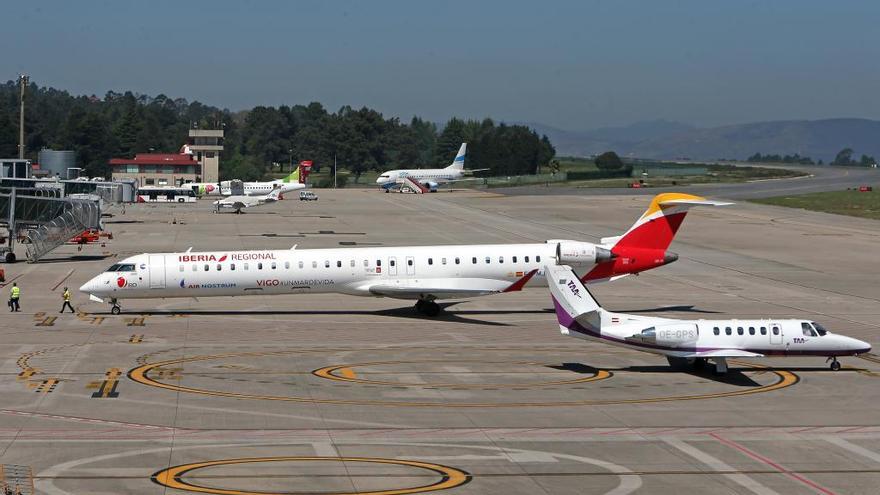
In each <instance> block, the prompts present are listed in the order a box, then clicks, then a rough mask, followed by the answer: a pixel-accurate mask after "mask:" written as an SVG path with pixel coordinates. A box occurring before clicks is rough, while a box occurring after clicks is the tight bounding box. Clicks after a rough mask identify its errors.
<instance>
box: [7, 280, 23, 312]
mask: <svg viewBox="0 0 880 495" xmlns="http://www.w3.org/2000/svg"><path fill="white" fill-rule="evenodd" d="M19 297H21V289H20V288H19V287H18V284H16V283H15V282H12V289H10V290H9V311H21V307H20V306H19V305H18V298H19Z"/></svg>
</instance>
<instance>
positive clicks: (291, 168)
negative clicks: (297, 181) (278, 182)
mask: <svg viewBox="0 0 880 495" xmlns="http://www.w3.org/2000/svg"><path fill="white" fill-rule="evenodd" d="M287 153H289V154H290V173H293V148H290V149H289V150H287ZM282 172H283V170H282Z"/></svg>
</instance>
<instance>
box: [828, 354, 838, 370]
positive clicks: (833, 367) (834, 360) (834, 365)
mask: <svg viewBox="0 0 880 495" xmlns="http://www.w3.org/2000/svg"><path fill="white" fill-rule="evenodd" d="M828 361H831V365H830V366H828V367H829V368H831V371H840V362H839V361H838V360H837V358H836V357H834V356H831V357H830V358H828V359H826V360H825V362H826V363H827V362H828Z"/></svg>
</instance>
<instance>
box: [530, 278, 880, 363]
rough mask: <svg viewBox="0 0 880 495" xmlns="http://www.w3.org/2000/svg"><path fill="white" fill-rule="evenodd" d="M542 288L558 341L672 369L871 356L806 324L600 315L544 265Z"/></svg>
mask: <svg viewBox="0 0 880 495" xmlns="http://www.w3.org/2000/svg"><path fill="white" fill-rule="evenodd" d="M544 275H545V277H546V278H547V284H548V285H549V286H550V293H551V295H552V299H553V306H554V308H555V309H556V318H557V320H558V321H559V331H560V332H562V334H563V335H568V336H571V337H577V338H581V339H586V340H596V341H599V342H605V343H607V344H612V345H617V346H620V347H626V348H629V349H636V350H639V351H645V352H651V353H654V354H662V355H665V356H666V359H667V360H668V361H669V364H670V365H671V366H672V367H674V368H684V367H685V366H688V365H691V366H693V367H695V368H701V367H704V366H705V365H706V363H707V361H708V360H710V359H711V360H712V361H714V363H715V371H716V372H717V373H719V374H720V373H725V372H727V359H728V358H756V357H764V356H768V355H772V356H776V355H778V356H822V357H827V358H828V361H830V362H831V369H832V370H834V371H837V370H839V369H840V362H838V361H837V357H838V356H855V355H858V354H864V353H866V352H869V351H870V350H871V346H870V345H869V344H868V343H867V342H862V341H861V340H857V339H854V338H851V337H846V336H844V335H837V334H833V333H831V332H829V331H827V330H825V327H823V326H822V325H820V324H819V323H816V322H815V321H810V320H674V319H669V318H657V317H653V316H638V315H629V314H624V313H612V312H610V311H605V310H604V309H602V308H601V307H600V306H599V303H597V302H596V299H595V298H594V297H593V295H592V294H591V293H590V291H589V290H587V288H586V287H584V285H583V283H581V281H580V279H579V278H578V276H577V275H576V274H575V273H574V271H572V269H571V267H568V266H564V265H547V266H546V267H545V268H544Z"/></svg>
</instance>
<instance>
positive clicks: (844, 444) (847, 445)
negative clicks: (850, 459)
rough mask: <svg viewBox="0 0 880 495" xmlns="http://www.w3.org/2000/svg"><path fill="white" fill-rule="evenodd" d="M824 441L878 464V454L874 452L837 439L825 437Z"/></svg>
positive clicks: (879, 457)
mask: <svg viewBox="0 0 880 495" xmlns="http://www.w3.org/2000/svg"><path fill="white" fill-rule="evenodd" d="M824 440H825V441H826V442H829V443H833V444H834V445H837V446H838V447H840V448H842V449H845V450H848V451H850V452H852V453H854V454H859V455H861V456H863V457H867V458H868V459H871V460H872V461H874V462H877V463H880V454H878V453H877V452H874V451H873V450H868V449H866V448H864V447H862V446H861V445H856V444H854V443H852V442H848V441H846V440H844V439H842V438H839V437H826V438H825V439H824Z"/></svg>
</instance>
